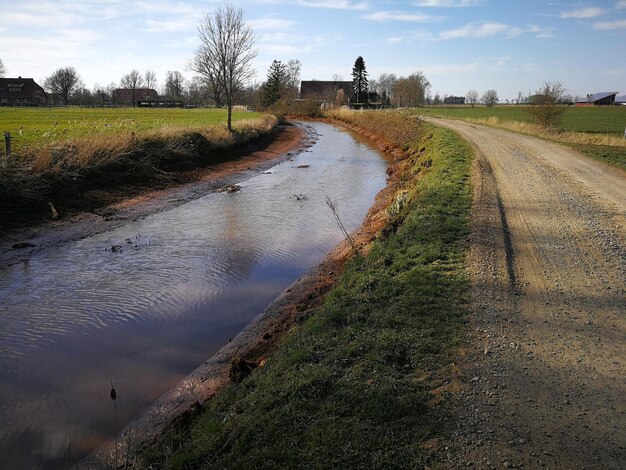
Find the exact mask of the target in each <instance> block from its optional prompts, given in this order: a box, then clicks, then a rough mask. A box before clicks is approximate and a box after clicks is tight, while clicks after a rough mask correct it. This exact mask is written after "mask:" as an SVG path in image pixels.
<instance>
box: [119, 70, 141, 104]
mask: <svg viewBox="0 0 626 470" xmlns="http://www.w3.org/2000/svg"><path fill="white" fill-rule="evenodd" d="M120 84H121V85H122V88H126V89H127V90H130V96H131V101H132V102H133V108H134V107H135V91H136V90H137V88H141V86H142V85H143V77H142V76H141V74H140V73H139V70H132V71H131V72H130V73H128V74H126V75H124V76H123V77H122V80H121V81H120Z"/></svg>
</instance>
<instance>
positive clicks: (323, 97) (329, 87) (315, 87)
mask: <svg viewBox="0 0 626 470" xmlns="http://www.w3.org/2000/svg"><path fill="white" fill-rule="evenodd" d="M339 90H341V91H343V95H344V98H345V99H346V101H347V100H348V99H349V98H351V97H352V93H353V91H352V82H351V81H350V82H339V81H337V82H336V81H324V80H303V81H302V82H301V83H300V99H301V100H311V101H326V102H330V103H332V102H334V101H335V99H336V98H337V92H338V91H339Z"/></svg>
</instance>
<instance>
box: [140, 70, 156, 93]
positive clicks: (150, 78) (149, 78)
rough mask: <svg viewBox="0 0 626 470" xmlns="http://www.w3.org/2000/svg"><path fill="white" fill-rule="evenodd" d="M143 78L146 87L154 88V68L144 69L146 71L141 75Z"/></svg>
mask: <svg viewBox="0 0 626 470" xmlns="http://www.w3.org/2000/svg"><path fill="white" fill-rule="evenodd" d="M143 78H144V80H145V82H146V88H151V89H153V90H156V84H157V78H156V73H155V72H154V70H146V73H145V74H144V75H143Z"/></svg>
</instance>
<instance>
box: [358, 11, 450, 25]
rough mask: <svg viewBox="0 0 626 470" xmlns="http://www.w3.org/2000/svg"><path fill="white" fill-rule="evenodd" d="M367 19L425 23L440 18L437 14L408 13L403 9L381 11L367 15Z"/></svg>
mask: <svg viewBox="0 0 626 470" xmlns="http://www.w3.org/2000/svg"><path fill="white" fill-rule="evenodd" d="M365 19H368V20H372V21H406V22H412V23H424V22H427V21H434V20H437V19H439V18H438V17H436V16H430V15H425V14H423V13H407V12H403V11H379V12H376V13H371V14H369V15H366V16H365Z"/></svg>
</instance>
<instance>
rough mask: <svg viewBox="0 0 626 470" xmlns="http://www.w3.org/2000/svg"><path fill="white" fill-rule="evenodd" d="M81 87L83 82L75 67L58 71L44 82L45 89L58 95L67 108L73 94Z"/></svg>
mask: <svg viewBox="0 0 626 470" xmlns="http://www.w3.org/2000/svg"><path fill="white" fill-rule="evenodd" d="M80 86H82V82H81V80H80V76H79V75H78V73H77V72H76V69H75V68H74V67H65V68H61V69H58V70H57V71H56V72H54V73H53V74H52V75H50V76H49V77H48V78H46V80H45V82H44V88H46V89H47V90H48V91H50V92H51V93H54V94H56V95H58V96H59V97H60V98H61V100H62V102H63V105H65V106H67V103H68V101H69V98H70V96H71V95H72V93H74V92H75V91H76V90H77V89H78V88H79V87H80Z"/></svg>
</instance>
